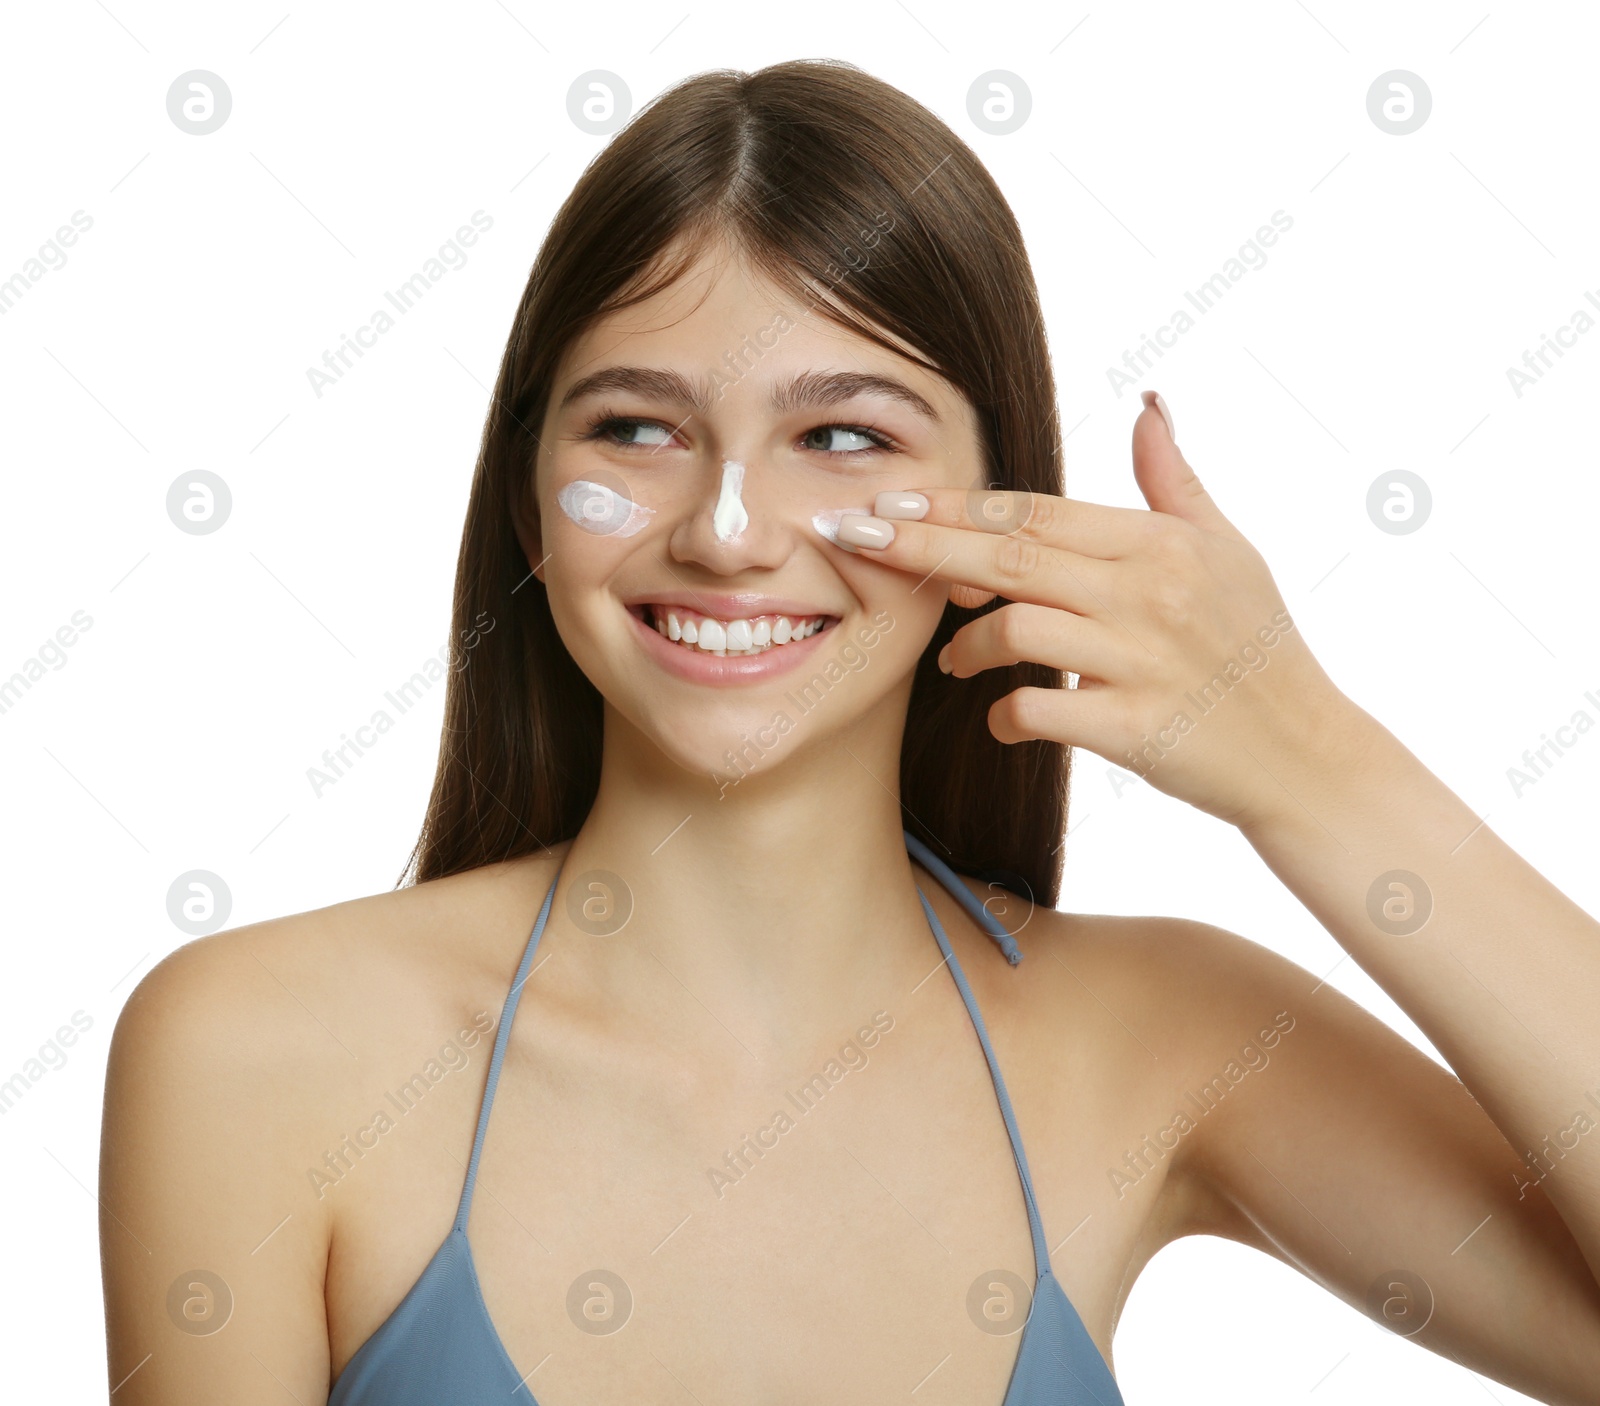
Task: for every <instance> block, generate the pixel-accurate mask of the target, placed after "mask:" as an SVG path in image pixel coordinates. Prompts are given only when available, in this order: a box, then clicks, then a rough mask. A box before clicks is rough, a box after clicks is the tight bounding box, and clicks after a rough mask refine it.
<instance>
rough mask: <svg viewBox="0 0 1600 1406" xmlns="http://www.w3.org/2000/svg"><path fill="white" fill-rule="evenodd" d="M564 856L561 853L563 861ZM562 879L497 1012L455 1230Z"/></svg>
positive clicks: (468, 1206)
mask: <svg viewBox="0 0 1600 1406" xmlns="http://www.w3.org/2000/svg"><path fill="white" fill-rule="evenodd" d="M565 862H566V856H564V855H563V856H562V863H563V864H564V863H565ZM560 882H561V864H558V865H556V873H555V877H554V878H553V879H551V880H550V888H549V891H548V892H547V893H546V894H545V896H544V906H543V907H542V908H540V909H539V917H538V920H537V921H536V922H535V923H534V925H533V932H532V934H531V935H530V936H529V938H528V945H527V947H526V948H524V949H523V953H522V962H521V964H520V965H519V966H518V967H517V975H516V978H515V980H513V981H512V983H511V989H510V990H509V991H508V992H506V1001H505V1005H504V1007H503V1008H502V1009H501V1011H500V1029H499V1030H498V1031H497V1032H496V1034H495V1037H494V1054H492V1055H491V1056H490V1057H489V1080H488V1082H487V1083H486V1084H485V1085H484V1087H483V1106H482V1108H480V1109H479V1110H478V1131H477V1133H476V1135H475V1136H474V1137H473V1139H472V1160H471V1161H470V1162H468V1163H467V1179H466V1182H465V1184H464V1185H463V1186H462V1188H461V1204H460V1205H459V1206H458V1207H457V1208H456V1222H455V1227H454V1228H455V1229H456V1230H458V1231H461V1232H462V1233H465V1232H466V1228H467V1216H468V1214H469V1212H470V1211H471V1210H472V1192H473V1188H474V1187H475V1186H476V1184H477V1181H478V1157H479V1154H480V1153H482V1151H483V1135H484V1133H485V1132H486V1131H487V1130H488V1127H489V1110H490V1109H491V1108H492V1107H493V1106H494V1091H495V1088H496V1087H497V1086H498V1085H499V1083H500V1064H501V1061H502V1060H504V1059H505V1056H506V1042H507V1041H508V1040H509V1039H510V1038H511V1022H512V1021H513V1020H515V1019H516V1016H517V1002H518V1001H520V1000H521V999H522V986H523V983H524V982H525V981H527V979H528V968H529V967H530V966H531V965H532V963H533V950H534V948H536V947H537V946H538V945H539V936H540V934H541V933H543V932H544V925H545V920H546V919H547V918H548V917H549V916H550V902H551V900H552V899H553V898H555V896H556V885H557V884H558V883H560Z"/></svg>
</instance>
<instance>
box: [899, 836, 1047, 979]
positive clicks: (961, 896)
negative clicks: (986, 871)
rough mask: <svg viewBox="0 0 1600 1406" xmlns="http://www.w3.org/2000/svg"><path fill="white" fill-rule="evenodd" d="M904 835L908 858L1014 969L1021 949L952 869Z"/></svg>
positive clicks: (914, 837) (925, 848) (916, 841)
mask: <svg viewBox="0 0 1600 1406" xmlns="http://www.w3.org/2000/svg"><path fill="white" fill-rule="evenodd" d="M904 833H905V837H906V848H907V849H908V850H910V851H911V855H912V858H914V859H915V860H916V861H917V863H918V864H920V865H922V867H923V868H924V869H926V870H927V871H928V872H929V873H930V874H932V875H933V876H934V878H936V879H938V881H939V882H940V883H941V884H943V885H944V886H945V888H947V889H948V890H949V891H950V896H951V897H952V898H954V899H955V900H956V902H957V903H959V904H960V905H961V906H962V907H963V908H965V909H966V910H967V912H968V913H970V914H971V915H972V918H973V921H974V922H976V923H977V924H978V926H979V927H981V928H982V929H983V930H984V931H985V932H986V933H988V934H989V936H990V937H992V938H993V939H994V940H995V942H996V943H997V944H998V945H999V948H1000V950H1001V951H1002V952H1004V953H1005V954H1006V961H1008V962H1010V963H1011V965H1012V966H1016V964H1017V963H1018V962H1020V961H1021V960H1022V949H1021V948H1020V947H1018V946H1017V940H1016V938H1014V937H1012V935H1011V934H1010V933H1008V932H1007V931H1006V930H1005V928H1003V927H1002V926H1001V925H1000V920H999V919H998V918H997V917H995V915H994V914H993V913H991V912H990V911H989V910H988V909H987V908H985V907H984V905H983V904H981V903H979V902H978V900H977V899H976V898H974V897H973V894H972V890H971V889H969V888H968V887H967V886H966V885H965V884H964V883H962V882H961V880H960V878H959V877H958V876H957V874H956V872H955V870H954V869H952V868H951V867H950V866H949V865H948V864H946V863H945V862H944V860H942V859H940V858H939V856H938V855H936V854H935V853H934V852H933V851H932V850H931V849H929V848H928V847H927V845H925V844H923V843H922V841H921V840H919V839H918V838H917V837H916V836H915V835H913V834H912V833H911V832H910V831H909V830H907V831H905V832H904Z"/></svg>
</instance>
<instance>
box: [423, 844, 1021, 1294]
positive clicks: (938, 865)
mask: <svg viewBox="0 0 1600 1406" xmlns="http://www.w3.org/2000/svg"><path fill="white" fill-rule="evenodd" d="M904 833H905V841H906V848H907V849H908V850H909V851H910V852H911V854H912V856H913V857H914V858H915V859H916V860H917V862H918V863H920V864H921V865H922V866H923V868H925V869H926V870H928V872H929V873H931V874H933V875H934V877H936V878H937V879H938V880H939V881H940V883H942V884H943V885H944V887H945V888H946V889H947V890H948V891H949V893H950V895H951V896H952V897H953V898H954V899H955V900H956V901H957V902H958V903H960V904H961V906H962V907H963V908H964V909H965V910H966V911H967V912H968V913H969V914H970V915H971V916H972V918H973V920H974V921H975V922H976V923H977V924H978V925H979V926H980V927H981V928H982V929H983V930H984V932H986V933H987V934H988V935H989V936H990V937H991V938H992V939H993V940H994V942H995V943H996V944H997V945H998V946H999V948H1000V950H1001V951H1002V952H1004V953H1005V956H1006V960H1007V961H1009V962H1010V963H1011V964H1012V965H1013V966H1014V965H1016V963H1018V962H1020V961H1021V960H1022V952H1021V949H1020V948H1018V946H1017V942H1016V939H1015V938H1014V937H1012V936H1011V934H1010V933H1008V932H1007V931H1006V930H1005V929H1004V928H1003V927H1001V926H1000V923H999V920H998V919H996V918H995V916H994V915H993V914H992V913H990V912H989V910H988V909H987V908H985V907H984V906H983V904H981V903H980V902H978V900H977V899H976V898H975V897H973V894H972V891H971V890H970V889H968V888H967V886H966V885H965V884H964V883H962V882H961V880H960V879H959V878H957V876H956V874H955V871H954V870H953V869H951V868H950V866H949V865H947V864H945V863H944V861H943V860H941V859H940V858H939V857H938V856H937V855H935V854H934V853H933V851H932V850H930V849H929V848H928V847H927V846H926V845H924V844H923V843H922V841H921V840H919V839H917V837H916V836H915V835H913V834H911V832H910V831H906V832H904ZM563 862H564V859H563ZM561 868H562V866H561V865H560V864H558V865H557V866H556V872H555V876H554V877H553V878H552V879H551V880H550V887H549V889H548V890H547V891H546V893H545V896H544V903H543V904H542V905H541V906H540V909H539V917H538V919H537V920H536V921H535V922H534V925H533V931H532V933H531V934H529V937H528V944H527V946H526V948H524V950H523V953H522V961H521V962H520V963H519V964H518V966H517V974H516V977H515V979H514V980H513V981H512V983H511V989H510V990H509V991H508V992H506V999H505V1004H504V1006H503V1007H502V1008H501V1011H500V1028H499V1030H498V1031H496V1033H495V1040H494V1053H493V1054H492V1055H491V1056H490V1058H489V1077H488V1079H487V1081H486V1082H485V1084H484V1089H483V1104H482V1107H481V1108H480V1109H479V1110H478V1127H477V1131H476V1133H474V1135H473V1139H472V1158H471V1160H470V1161H469V1162H468V1163H467V1175H466V1180H465V1182H464V1183H463V1185H462V1187H461V1201H460V1204H459V1205H458V1206H457V1208H456V1219H455V1225H454V1227H453V1228H454V1229H455V1230H456V1231H460V1232H462V1233H465V1231H466V1227H467V1217H468V1215H469V1214H470V1212H471V1210H472V1193H473V1191H474V1189H475V1188H476V1186H477V1180H478V1159H479V1158H480V1156H481V1155H482V1153H483V1139H484V1134H485V1133H486V1132H487V1131H488V1128H489V1113H490V1110H491V1109H492V1108H493V1107H494V1095H495V1090H496V1088H497V1087H498V1086H499V1083H500V1066H501V1064H502V1063H503V1062H504V1060H505V1054H506V1045H507V1043H508V1042H509V1040H510V1038H511V1026H512V1022H513V1021H514V1020H515V1019H516V1014H517V1004H518V1002H519V1001H520V1000H521V999H522V988H523V985H524V983H525V982H526V981H527V979H528V971H529V968H530V967H531V966H532V965H533V954H534V951H535V949H536V948H537V947H538V946H539V938H540V936H541V935H542V934H543V932H544V928H545V923H546V921H547V920H548V919H549V917H550V907H551V904H552V902H553V901H554V899H555V895H556V888H557V886H558V885H559V884H560V882H561ZM917 897H918V898H919V899H921V901H922V911H923V912H924V913H925V914H926V915H927V918H928V926H929V927H930V928H932V929H933V935H934V937H935V939H936V940H937V941H938V943H939V948H940V950H941V951H942V952H943V953H944V956H945V960H946V961H947V962H949V963H950V974H951V976H953V977H954V978H955V983H956V989H957V990H958V991H959V992H960V993H961V1000H962V1002H963V1003H964V1004H965V1005H966V1008H967V1014H968V1015H969V1016H970V1017H971V1018H972V1025H973V1029H975V1030H976V1031H977V1033H978V1041H979V1043H980V1044H981V1045H982V1046H983V1057H984V1059H985V1060H987V1061H988V1065H989V1076H990V1078H991V1079H992V1080H993V1081H994V1089H995V1094H996V1096H997V1098H998V1099H999V1103H1000V1115H1001V1117H1002V1118H1003V1119H1004V1120H1005V1125H1006V1134H1007V1136H1008V1137H1010V1139H1011V1151H1012V1155H1013V1156H1014V1157H1015V1158H1016V1163H1017V1172H1018V1174H1019V1175H1020V1176H1021V1178H1022V1193H1023V1198H1024V1200H1025V1201H1026V1202H1027V1208H1028V1227H1029V1229H1030V1231H1031V1232H1032V1234H1033V1260H1034V1268H1035V1271H1036V1272H1037V1273H1038V1274H1040V1275H1043V1274H1044V1273H1045V1272H1046V1271H1047V1270H1048V1269H1049V1267H1050V1252H1049V1248H1048V1246H1047V1245H1046V1244H1045V1238H1044V1226H1043V1224H1042V1222H1041V1221H1040V1219H1039V1207H1038V1205H1037V1203H1036V1201H1035V1200H1034V1194H1033V1178H1032V1176H1031V1175H1030V1174H1029V1172H1028V1159H1027V1155H1026V1154H1025V1153H1024V1152H1023V1150H1022V1135H1021V1134H1020V1133H1019V1132H1018V1131H1017V1120H1016V1115H1015V1114H1014V1113H1013V1112H1012V1109H1011V1096H1010V1094H1008V1093H1007V1092H1006V1085H1005V1080H1004V1078H1003V1077H1002V1076H1001V1074H1000V1065H999V1062H998V1061H997V1060H996V1059H995V1055H994V1049H993V1047H992V1046H991V1045H990V1044H989V1033H988V1031H987V1030H986V1029H985V1028H984V1024H983V1017H982V1016H981V1015H980V1014H979V1013H978V1005H977V1002H976V1001H975V1000H974V999H973V996H972V988H971V987H970V986H969V985H968V984H967V976H966V973H965V972H964V971H962V969H961V963H960V961H959V960H957V958H956V954H955V952H954V950H953V949H952V948H951V946H950V939H949V938H948V937H946V936H945V931H944V927H943V926H942V925H941V924H940V922H939V916H938V914H936V913H935V912H934V911H933V909H932V907H931V906H930V905H929V903H928V900H927V898H926V897H925V896H924V895H923V893H922V890H921V889H920V888H919V889H918V890H917Z"/></svg>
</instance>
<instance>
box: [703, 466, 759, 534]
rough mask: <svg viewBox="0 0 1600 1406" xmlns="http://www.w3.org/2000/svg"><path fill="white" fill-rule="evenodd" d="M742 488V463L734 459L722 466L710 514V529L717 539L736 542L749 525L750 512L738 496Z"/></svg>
mask: <svg viewBox="0 0 1600 1406" xmlns="http://www.w3.org/2000/svg"><path fill="white" fill-rule="evenodd" d="M743 488H744V465H743V464H741V463H739V462H737V461H736V460H734V459H729V460H727V461H726V462H725V463H724V464H723V466H722V486H721V488H720V489H719V490H718V492H717V506H716V508H715V509H714V510H713V511H712V514H711V530H712V531H713V532H715V533H716V534H717V541H719V542H723V543H729V542H737V541H738V540H739V534H740V533H741V532H743V531H744V530H745V528H747V527H749V526H750V514H749V513H747V512H746V511H745V508H744V501H743V500H742V499H741V498H740V497H739V494H740V491H741V490H742V489H743Z"/></svg>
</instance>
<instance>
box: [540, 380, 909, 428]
mask: <svg viewBox="0 0 1600 1406" xmlns="http://www.w3.org/2000/svg"><path fill="white" fill-rule="evenodd" d="M606 391H633V392H635V393H636V394H638V395H642V396H651V397H654V398H655V399H657V400H668V401H674V402H676V403H677V404H679V405H687V406H689V407H690V408H691V409H692V410H695V411H697V412H698V413H699V414H701V415H708V414H710V413H711V406H712V404H713V402H714V401H715V399H716V397H715V396H713V395H712V393H711V388H710V385H709V382H707V381H699V380H691V379H690V378H689V377H687V376H685V375H683V374H682V373H680V372H677V371H668V370H663V369H660V368H657V367H649V366H608V367H606V368H605V369H603V370H601V371H596V372H594V373H593V374H592V375H588V376H584V377H581V378H580V379H578V380H576V381H574V382H573V383H572V384H571V385H570V386H569V387H568V388H567V392H566V394H565V395H563V396H562V397H561V404H560V406H559V407H558V408H559V409H562V410H565V409H566V408H567V406H569V405H570V404H572V402H573V401H575V400H579V399H581V398H582V397H584V396H590V395H600V394H602V393H604V392H606ZM858 395H877V396H883V397H885V398H886V399H888V400H893V401H897V402H898V403H899V404H901V405H904V406H905V407H906V408H907V409H909V410H911V411H913V412H914V413H916V414H918V415H921V416H922V417H923V418H924V419H926V420H928V421H929V422H930V423H932V424H935V425H937V424H939V414H938V412H937V411H936V410H935V409H934V408H933V406H931V405H930V404H929V403H928V402H927V401H926V400H925V399H924V398H923V397H922V396H920V395H918V394H917V392H916V391H914V390H912V389H911V387H910V386H908V385H906V383H905V382H904V381H897V380H895V378H894V377H893V376H879V375H875V374H873V373H870V372H865V371H804V372H801V373H800V374H799V375H797V376H792V377H790V379H789V380H787V381H780V382H779V383H778V384H777V385H776V386H774V387H773V389H772V395H771V397H770V398H769V400H768V405H769V406H770V407H771V409H773V410H774V411H776V412H778V413H779V414H784V413H787V412H789V411H793V410H800V409H808V408H809V409H825V408H826V407H828V406H830V405H840V404H842V403H843V402H845V401H847V400H852V399H854V398H855V397H856V396H858Z"/></svg>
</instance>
